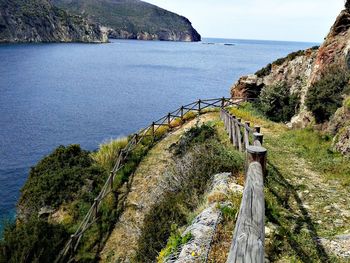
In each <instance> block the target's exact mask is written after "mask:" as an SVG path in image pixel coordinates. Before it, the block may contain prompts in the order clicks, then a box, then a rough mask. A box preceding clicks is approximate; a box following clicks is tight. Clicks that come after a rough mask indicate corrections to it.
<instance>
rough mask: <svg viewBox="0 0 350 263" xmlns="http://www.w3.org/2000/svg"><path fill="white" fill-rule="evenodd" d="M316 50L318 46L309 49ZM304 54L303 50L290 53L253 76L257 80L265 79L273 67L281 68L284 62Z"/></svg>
mask: <svg viewBox="0 0 350 263" xmlns="http://www.w3.org/2000/svg"><path fill="white" fill-rule="evenodd" d="M317 49H319V46H314V47H312V48H311V50H317ZM305 52H306V51H305V50H299V51H296V52H292V53H290V54H289V55H288V56H286V57H284V58H279V59H277V60H275V61H274V62H272V63H269V64H268V65H267V66H266V67H264V68H262V69H260V70H258V71H257V72H255V75H257V76H258V77H259V78H263V77H266V76H267V75H269V74H270V73H271V70H272V66H274V65H276V66H281V65H282V64H284V63H285V62H289V61H292V60H294V59H296V58H297V57H300V56H303V55H305Z"/></svg>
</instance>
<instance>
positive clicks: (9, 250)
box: [0, 217, 68, 263]
mask: <svg viewBox="0 0 350 263" xmlns="http://www.w3.org/2000/svg"><path fill="white" fill-rule="evenodd" d="M67 237H68V233H67V232H66V231H65V229H64V228H63V227H62V226H61V225H54V224H50V223H47V222H46V221H44V220H40V219H38V218H36V217H32V218H31V219H30V220H28V222H26V223H24V224H19V225H17V226H16V225H15V224H13V225H9V226H7V227H6V228H5V231H4V238H3V240H1V241H0V262H9V263H10V262H13V263H17V262H54V260H55V258H56V257H57V255H58V253H59V252H60V249H61V248H62V245H63V244H64V241H65V240H66V239H67Z"/></svg>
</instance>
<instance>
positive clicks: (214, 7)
mask: <svg viewBox="0 0 350 263" xmlns="http://www.w3.org/2000/svg"><path fill="white" fill-rule="evenodd" d="M145 1H146V2H150V3H153V4H155V5H158V6H160V7H163V8H165V9H168V10H170V11H173V12H175V13H178V14H181V15H184V16H186V17H187V18H188V19H190V20H191V22H192V24H193V26H194V27H195V28H196V29H197V30H198V31H199V33H200V34H201V35H202V36H203V37H219V38H242V39H264V40H291V41H308V42H322V40H323V38H324V37H325V36H326V35H327V33H328V31H329V29H330V27H331V26H332V24H333V23H334V21H335V18H336V17H337V15H338V14H339V12H340V11H341V10H342V9H343V6H344V0H145Z"/></svg>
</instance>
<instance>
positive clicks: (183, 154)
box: [136, 125, 243, 262]
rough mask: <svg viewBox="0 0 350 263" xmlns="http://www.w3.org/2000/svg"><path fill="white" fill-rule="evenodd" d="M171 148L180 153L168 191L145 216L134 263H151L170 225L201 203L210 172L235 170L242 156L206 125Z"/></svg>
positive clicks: (181, 220)
mask: <svg viewBox="0 0 350 263" xmlns="http://www.w3.org/2000/svg"><path fill="white" fill-rule="evenodd" d="M194 142H195V143H194ZM172 147H173V149H175V150H176V149H178V150H179V151H180V153H179V154H178V155H175V156H176V158H175V160H174V162H175V164H174V167H172V168H170V171H171V173H172V178H173V180H171V179H170V182H169V185H170V187H169V189H171V191H169V192H166V193H165V194H164V195H163V196H162V198H161V200H162V201H160V202H159V203H158V204H156V205H155V206H154V207H153V208H152V209H151V212H150V213H149V214H148V215H147V216H146V218H145V221H144V226H143V229H142V231H141V233H142V234H141V237H140V240H139V245H138V247H139V251H138V256H137V259H136V261H137V262H153V261H154V260H155V258H156V257H157V255H158V252H159V251H161V250H162V249H163V248H164V247H166V244H167V241H168V238H169V236H170V235H171V225H172V224H177V225H178V226H184V225H185V224H187V223H189V222H187V219H188V214H189V213H190V212H191V211H193V210H194V209H195V208H196V207H197V206H198V205H199V204H200V203H201V200H202V197H203V194H204V193H205V191H206V189H207V188H208V183H209V182H210V181H211V178H212V176H213V175H215V174H217V173H220V172H228V171H232V172H233V173H237V172H238V170H239V169H240V168H241V167H242V166H243V161H242V157H241V155H240V154H239V153H238V152H237V151H235V150H233V149H228V148H226V147H225V146H224V145H223V144H222V143H221V142H220V141H219V139H218V135H217V133H216V130H215V129H214V128H213V127H211V126H208V125H202V126H199V127H194V128H192V129H190V130H188V131H187V132H186V133H185V134H184V135H183V136H182V139H180V141H179V142H178V144H176V145H173V146H172Z"/></svg>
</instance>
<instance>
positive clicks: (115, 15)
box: [53, 0, 201, 41]
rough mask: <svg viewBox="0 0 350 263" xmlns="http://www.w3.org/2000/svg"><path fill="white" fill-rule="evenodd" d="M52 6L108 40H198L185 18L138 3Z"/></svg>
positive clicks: (68, 0) (90, 1)
mask: <svg viewBox="0 0 350 263" xmlns="http://www.w3.org/2000/svg"><path fill="white" fill-rule="evenodd" d="M53 3H54V4H55V5H57V6H58V7H60V8H64V9H66V10H69V11H70V12H72V13H76V14H84V15H86V16H88V17H89V18H90V19H92V20H93V21H96V22H98V23H100V24H102V25H103V26H105V27H106V28H108V32H109V37H111V38H117V39H139V40H165V41H200V40H201V36H200V35H199V34H198V32H197V31H196V30H195V29H194V28H193V27H192V25H191V22H190V21H189V20H188V19H187V18H185V17H183V16H179V15H177V14H175V13H172V12H169V11H167V10H164V9H162V8H159V7H157V6H155V5H152V4H149V3H146V2H142V1H139V0H53Z"/></svg>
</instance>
